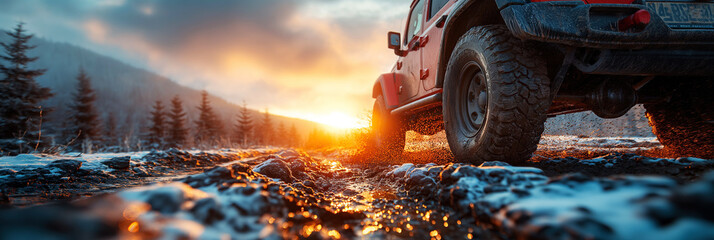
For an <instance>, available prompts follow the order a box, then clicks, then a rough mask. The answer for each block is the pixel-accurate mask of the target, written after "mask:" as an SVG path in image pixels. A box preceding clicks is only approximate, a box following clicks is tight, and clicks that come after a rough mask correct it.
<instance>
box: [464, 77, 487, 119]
mask: <svg viewBox="0 0 714 240" xmlns="http://www.w3.org/2000/svg"><path fill="white" fill-rule="evenodd" d="M483 80H484V78H483V73H482V72H478V73H476V74H475V76H474V77H473V79H471V81H470V82H469V87H468V93H467V99H466V101H467V102H466V114H468V119H469V122H470V123H471V125H472V127H474V128H475V129H479V128H480V127H481V124H483V120H484V116H485V115H486V114H485V113H486V106H487V104H488V92H487V91H486V86H485V85H486V84H485V81H483Z"/></svg>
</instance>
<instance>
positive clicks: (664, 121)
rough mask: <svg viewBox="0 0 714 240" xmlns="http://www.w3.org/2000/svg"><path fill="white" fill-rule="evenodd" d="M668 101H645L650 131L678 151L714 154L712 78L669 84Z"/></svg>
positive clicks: (705, 154) (707, 155)
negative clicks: (651, 102) (671, 91)
mask: <svg viewBox="0 0 714 240" xmlns="http://www.w3.org/2000/svg"><path fill="white" fill-rule="evenodd" d="M672 88H673V89H675V91H674V92H673V94H672V96H671V98H670V99H669V101H667V102H664V103H658V104H645V109H646V110H647V119H648V120H649V122H650V126H652V132H653V133H654V134H655V135H656V136H657V139H658V140H659V141H660V142H661V143H662V144H663V145H665V146H666V147H668V148H670V149H672V150H674V151H675V152H677V153H678V154H684V155H689V156H695V157H701V158H714V107H712V103H714V95H712V93H711V91H712V90H714V80H708V81H687V82H680V83H679V84H677V86H672Z"/></svg>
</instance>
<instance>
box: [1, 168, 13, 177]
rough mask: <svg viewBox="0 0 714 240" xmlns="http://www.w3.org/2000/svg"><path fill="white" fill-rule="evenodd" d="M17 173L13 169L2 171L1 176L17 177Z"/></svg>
mask: <svg viewBox="0 0 714 240" xmlns="http://www.w3.org/2000/svg"><path fill="white" fill-rule="evenodd" d="M15 173H17V171H15V170H12V169H0V175H2V176H5V175H15Z"/></svg>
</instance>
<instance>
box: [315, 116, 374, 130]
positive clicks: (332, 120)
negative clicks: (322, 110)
mask: <svg viewBox="0 0 714 240" xmlns="http://www.w3.org/2000/svg"><path fill="white" fill-rule="evenodd" d="M307 119H308V120H311V121H315V122H318V123H322V124H325V125H328V126H331V127H334V128H338V129H353V128H362V127H367V126H369V123H368V122H367V121H366V120H364V119H359V118H356V117H353V116H350V115H347V114H345V113H342V112H331V113H330V114H327V115H323V116H316V117H309V118H307Z"/></svg>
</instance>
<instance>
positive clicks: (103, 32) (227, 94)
mask: <svg viewBox="0 0 714 240" xmlns="http://www.w3.org/2000/svg"><path fill="white" fill-rule="evenodd" d="M409 2H410V0H399V1H381V0H365V1H356V0H354V1H353V0H339V1H336V0H284V1H277V0H260V1H252V0H237V1H232V0H230V1H229V0H212V1H191V0H152V1H145V0H109V1H89V0H68V1H53V0H45V1H40V0H28V1H22V2H19V1H14V0H13V1H10V3H12V5H20V7H15V8H17V9H25V10H27V11H32V10H28V8H27V5H32V6H34V8H33V9H50V11H44V12H45V13H47V12H50V15H53V16H54V18H56V19H62V21H64V22H66V23H67V25H70V26H75V27H76V28H78V29H79V30H80V31H82V32H83V34H84V36H85V37H86V39H87V40H86V41H89V42H91V43H92V44H93V46H94V49H96V48H101V47H104V48H108V49H115V50H112V51H113V52H114V53H117V52H120V54H121V55H122V57H123V59H124V60H127V59H128V61H132V62H134V64H137V63H138V64H139V65H144V64H145V65H146V66H143V67H145V68H148V69H152V70H154V71H157V72H158V73H160V74H164V75H167V76H168V77H170V78H172V79H173V80H175V81H177V82H179V83H182V84H186V85H188V86H191V87H195V88H205V89H206V90H208V91H210V92H214V93H216V94H218V95H219V96H222V97H224V98H227V99H228V100H230V101H234V102H240V101H241V100H242V99H245V100H247V101H248V103H249V105H252V106H254V107H257V108H261V107H270V108H272V109H276V111H273V112H278V113H281V112H285V113H290V114H293V115H297V114H298V113H295V112H306V113H310V114H319V113H313V112H324V113H329V112H332V111H334V108H340V109H341V110H342V111H348V112H349V113H350V114H356V113H357V112H359V111H362V109H365V108H369V107H370V106H371V99H370V98H369V95H370V91H371V84H372V82H373V81H374V79H376V77H377V75H378V74H379V73H380V72H381V71H387V70H388V69H389V68H390V67H391V64H392V62H393V60H394V58H395V57H394V55H393V54H392V53H391V52H390V51H388V50H387V49H386V46H384V42H385V41H384V40H385V39H384V38H386V31H388V30H399V29H401V24H402V23H403V20H402V19H403V18H405V17H406V13H407V11H408V7H409ZM0 11H1V10H0ZM25 14H26V15H27V16H31V15H32V14H31V13H25ZM36 17H38V18H40V17H41V16H36ZM65 27H66V26H65ZM65 37H66V36H65ZM117 48H118V49H119V50H117ZM110 55H111V54H110ZM310 111H313V112H310Z"/></svg>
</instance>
